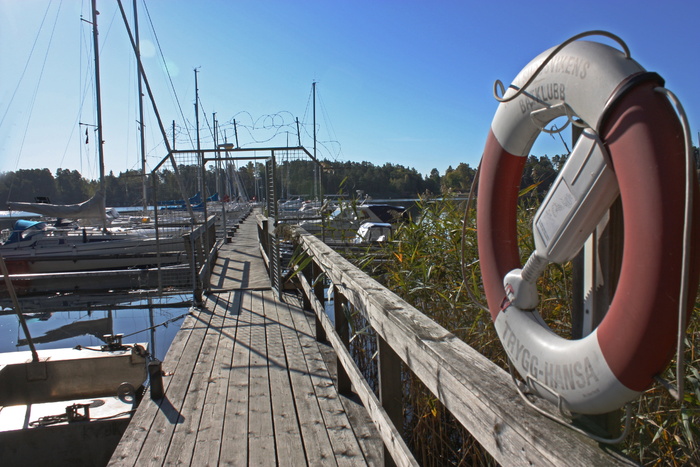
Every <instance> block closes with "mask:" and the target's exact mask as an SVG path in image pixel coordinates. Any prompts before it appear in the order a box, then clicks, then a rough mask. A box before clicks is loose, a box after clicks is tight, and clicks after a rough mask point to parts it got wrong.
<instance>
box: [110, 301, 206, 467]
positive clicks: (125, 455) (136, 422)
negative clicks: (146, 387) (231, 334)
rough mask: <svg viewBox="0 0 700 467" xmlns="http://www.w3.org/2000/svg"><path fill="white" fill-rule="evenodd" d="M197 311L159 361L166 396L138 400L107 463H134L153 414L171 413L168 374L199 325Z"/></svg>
mask: <svg viewBox="0 0 700 467" xmlns="http://www.w3.org/2000/svg"><path fill="white" fill-rule="evenodd" d="M200 314H201V310H200V309H197V308H192V309H191V310H190V315H189V316H187V317H186V318H185V320H184V321H183V323H182V325H181V326H180V330H179V331H178V333H177V334H176V335H175V338H174V339H173V342H172V343H171V344H170V348H169V349H168V353H167V354H166V356H165V359H164V360H163V373H164V375H165V376H164V377H163V387H164V389H165V393H166V397H164V398H163V399H159V400H157V401H153V400H151V399H150V398H149V397H148V395H147V396H146V397H144V399H143V400H142V401H141V404H140V406H139V409H138V410H137V412H136V414H135V415H134V417H133V418H132V419H131V422H130V423H129V427H128V428H127V430H126V431H125V433H124V435H123V436H122V439H121V441H120V443H119V445H118V446H117V448H116V449H115V451H114V453H113V454H112V458H111V461H110V465H120V466H123V465H136V461H137V459H138V456H139V454H140V452H141V450H142V448H143V444H144V442H145V439H146V438H147V436H148V433H149V432H150V430H151V427H152V425H153V422H154V419H155V417H156V414H157V413H158V412H160V411H161V406H163V409H162V410H163V411H168V410H169V411H170V412H168V413H169V416H174V415H175V414H174V413H171V412H172V406H171V405H170V404H169V403H168V399H167V395H168V390H169V387H170V384H171V382H172V374H173V373H174V371H175V370H176V369H177V366H178V364H179V362H180V356H181V355H182V353H183V352H184V349H185V347H186V346H187V342H188V341H189V339H190V337H191V335H192V331H193V330H194V329H195V328H196V327H197V326H199V325H201V321H200V319H201V318H200Z"/></svg>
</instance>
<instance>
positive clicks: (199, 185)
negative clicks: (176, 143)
mask: <svg viewBox="0 0 700 467" xmlns="http://www.w3.org/2000/svg"><path fill="white" fill-rule="evenodd" d="M194 124H195V125H196V126H197V165H198V170H197V173H198V174H199V175H198V176H197V191H199V192H200V193H202V196H203V197H204V198H206V197H207V195H206V194H204V193H203V192H202V175H201V166H202V152H201V150H202V148H201V143H200V140H199V86H198V85H197V68H195V69H194Z"/></svg>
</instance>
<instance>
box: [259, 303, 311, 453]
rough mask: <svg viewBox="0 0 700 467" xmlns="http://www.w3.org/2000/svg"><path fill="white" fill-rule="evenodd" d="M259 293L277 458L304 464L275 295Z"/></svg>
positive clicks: (302, 444)
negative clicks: (262, 311) (262, 306)
mask: <svg viewBox="0 0 700 467" xmlns="http://www.w3.org/2000/svg"><path fill="white" fill-rule="evenodd" d="M262 295H263V300H264V302H263V304H264V307H265V316H266V317H267V322H268V326H267V349H268V350H267V351H268V354H267V358H268V362H269V370H270V395H271V397H272V413H273V417H274V418H273V421H274V427H275V448H276V454H277V459H278V460H279V461H280V462H281V463H283V464H287V465H305V464H306V463H307V462H306V454H305V453H304V442H303V440H302V439H301V428H300V426H299V419H298V416H297V411H296V407H295V405H294V393H293V392H292V383H291V380H290V377H289V365H288V364H287V356H286V355H285V351H284V343H283V341H282V325H281V324H280V320H279V315H278V312H277V304H276V303H275V295H274V293H273V292H272V291H267V292H264V293H263V294H262Z"/></svg>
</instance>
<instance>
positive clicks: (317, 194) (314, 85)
mask: <svg viewBox="0 0 700 467" xmlns="http://www.w3.org/2000/svg"><path fill="white" fill-rule="evenodd" d="M311 89H312V91H313V96H314V107H313V110H314V162H316V161H317V160H318V159H317V158H316V81H314V82H312V83H311ZM314 191H315V192H316V200H317V201H320V200H319V199H318V198H319V193H318V164H314Z"/></svg>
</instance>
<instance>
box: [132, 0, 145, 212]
mask: <svg viewBox="0 0 700 467" xmlns="http://www.w3.org/2000/svg"><path fill="white" fill-rule="evenodd" d="M134 38H135V39H136V61H137V62H139V61H140V60H141V42H140V41H139V15H138V7H137V5H136V0H134ZM136 68H137V71H138V92H139V130H140V132H141V191H142V200H143V201H142V206H143V215H144V216H145V215H146V213H147V212H148V199H147V196H148V192H147V186H146V135H145V134H144V131H143V80H142V79H141V71H140V70H138V67H136Z"/></svg>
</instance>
